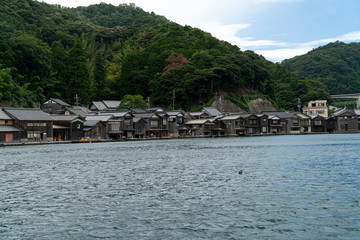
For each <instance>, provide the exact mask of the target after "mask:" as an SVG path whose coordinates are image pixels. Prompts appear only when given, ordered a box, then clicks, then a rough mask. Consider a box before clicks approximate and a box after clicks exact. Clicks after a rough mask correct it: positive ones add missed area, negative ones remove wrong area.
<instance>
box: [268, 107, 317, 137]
mask: <svg viewBox="0 0 360 240" xmlns="http://www.w3.org/2000/svg"><path fill="white" fill-rule="evenodd" d="M262 114H266V115H268V116H269V117H268V119H269V128H270V132H271V133H283V134H289V133H290V134H299V133H305V132H310V131H311V118H310V117H309V116H307V115H305V114H303V113H300V112H287V111H263V112H262Z"/></svg>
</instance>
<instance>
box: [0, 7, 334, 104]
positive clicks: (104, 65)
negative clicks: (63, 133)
mask: <svg viewBox="0 0 360 240" xmlns="http://www.w3.org/2000/svg"><path fill="white" fill-rule="evenodd" d="M309 79H312V78H309ZM0 89H1V95H0V101H3V100H8V101H12V102H13V103H14V104H15V105H22V106H31V104H32V102H43V101H45V99H47V98H49V97H58V98H61V99H63V100H65V101H67V102H69V103H73V102H74V97H75V96H76V95H78V96H79V97H80V98H81V102H82V104H84V105H87V104H89V103H90V101H91V100H101V99H122V97H124V96H125V95H129V94H130V95H138V94H140V95H141V96H143V97H144V98H145V97H146V98H147V97H150V99H151V103H152V104H153V105H159V106H163V107H168V106H170V105H172V102H173V97H174V96H175V99H176V100H175V107H176V108H183V109H185V110H189V109H190V108H192V107H194V106H196V105H202V104H204V103H206V102H208V101H209V99H211V98H212V97H213V96H214V95H215V94H222V95H227V94H243V93H249V92H255V93H257V92H258V93H262V94H265V95H267V96H269V97H270V98H271V99H272V100H273V101H274V102H275V103H276V104H277V105H278V106H279V107H281V108H284V109H294V108H295V107H296V104H297V99H298V98H299V97H300V98H301V99H302V100H304V99H308V100H311V99H315V98H329V94H328V92H327V89H326V87H325V85H324V84H322V83H321V82H319V81H317V80H308V79H304V78H303V77H300V76H299V75H296V74H294V73H290V72H288V71H287V70H285V69H284V68H283V67H282V66H281V65H279V64H274V63H271V62H269V61H267V60H266V59H265V58H263V57H262V56H259V55H257V54H255V53H254V52H252V51H241V50H240V49H239V48H237V47H236V46H233V45H231V44H229V43H227V42H225V41H221V40H218V39H216V38H214V37H212V36H211V35H210V34H209V33H205V32H203V31H201V30H200V29H196V28H192V27H190V26H185V27H183V26H180V25H178V24H176V23H171V22H169V21H168V20H167V19H165V18H164V17H162V16H157V15H155V14H154V13H146V12H144V11H143V10H142V9H140V8H138V7H136V6H135V5H133V4H130V5H126V4H122V5H119V6H117V7H116V6H112V5H109V4H104V3H102V4H98V5H93V6H89V7H79V8H74V9H71V8H64V7H61V6H59V5H55V6H52V5H48V4H45V3H39V2H37V1H33V0H15V1H14V0H4V1H2V5H1V6H0Z"/></svg>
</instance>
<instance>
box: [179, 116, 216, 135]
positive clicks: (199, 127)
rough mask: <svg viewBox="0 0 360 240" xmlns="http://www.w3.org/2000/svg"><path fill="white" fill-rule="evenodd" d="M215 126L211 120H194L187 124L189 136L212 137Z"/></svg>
mask: <svg viewBox="0 0 360 240" xmlns="http://www.w3.org/2000/svg"><path fill="white" fill-rule="evenodd" d="M213 125H214V124H213V123H212V122H211V121H210V119H194V120H190V121H188V122H186V123H185V126H187V128H188V129H189V131H188V135H189V136H211V134H212V126H213Z"/></svg>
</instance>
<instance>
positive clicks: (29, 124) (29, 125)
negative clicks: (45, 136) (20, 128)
mask: <svg viewBox="0 0 360 240" xmlns="http://www.w3.org/2000/svg"><path fill="white" fill-rule="evenodd" d="M26 125H27V126H28V127H32V126H34V123H27V124H26Z"/></svg>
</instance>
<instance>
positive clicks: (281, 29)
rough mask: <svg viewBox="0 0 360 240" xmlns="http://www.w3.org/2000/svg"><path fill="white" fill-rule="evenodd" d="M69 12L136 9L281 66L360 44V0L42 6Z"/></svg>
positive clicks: (64, 1) (82, 1)
mask: <svg viewBox="0 0 360 240" xmlns="http://www.w3.org/2000/svg"><path fill="white" fill-rule="evenodd" d="M39 1H44V2H47V3H50V4H60V5H62V6H67V7H77V6H88V5H91V4H97V3H100V2H105V3H111V4H113V5H115V6H118V5H119V4H123V3H135V5H136V6H138V7H141V8H142V9H144V10H145V11H148V12H154V13H156V14H159V15H162V16H165V17H166V18H168V19H169V20H171V21H173V22H176V23H179V24H181V25H185V24H186V25H190V26H192V27H198V28H200V29H202V30H204V31H206V32H210V33H211V34H212V35H213V36H214V37H216V38H218V39H219V40H225V41H228V42H230V43H232V44H234V45H237V46H238V47H239V48H241V49H242V50H253V51H255V52H256V53H258V54H261V55H263V56H264V57H265V58H267V59H268V60H271V61H273V62H280V61H282V60H284V59H287V58H291V57H294V56H296V55H301V54H305V53H306V52H308V51H309V50H311V49H313V48H316V47H318V46H321V45H325V44H327V43H329V42H334V41H337V40H339V41H343V42H358V41H360V1H359V0H176V1H175V0H130V1H126V0H75V1H74V0H39Z"/></svg>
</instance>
